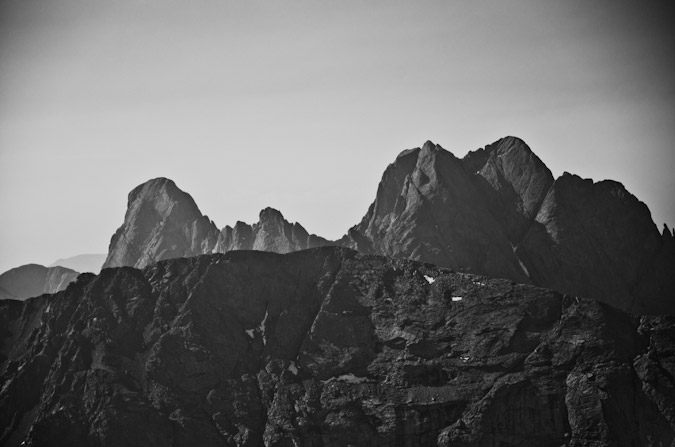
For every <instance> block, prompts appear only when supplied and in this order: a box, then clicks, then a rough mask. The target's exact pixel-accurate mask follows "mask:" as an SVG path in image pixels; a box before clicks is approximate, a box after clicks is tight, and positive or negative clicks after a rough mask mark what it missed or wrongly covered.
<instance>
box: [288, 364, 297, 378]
mask: <svg viewBox="0 0 675 447" xmlns="http://www.w3.org/2000/svg"><path fill="white" fill-rule="evenodd" d="M286 369H288V370H289V371H290V372H291V373H293V375H294V376H297V375H298V367H297V365H296V364H295V362H293V361H292V362H291V364H290V365H288V368H286Z"/></svg>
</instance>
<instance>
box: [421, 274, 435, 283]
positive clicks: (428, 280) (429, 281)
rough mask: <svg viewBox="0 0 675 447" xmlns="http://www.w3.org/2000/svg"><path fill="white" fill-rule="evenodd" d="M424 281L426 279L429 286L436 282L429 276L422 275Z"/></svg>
mask: <svg viewBox="0 0 675 447" xmlns="http://www.w3.org/2000/svg"><path fill="white" fill-rule="evenodd" d="M424 279H426V280H427V282H428V283H429V284H433V283H435V282H436V280H435V279H434V278H432V277H431V276H427V275H424Z"/></svg>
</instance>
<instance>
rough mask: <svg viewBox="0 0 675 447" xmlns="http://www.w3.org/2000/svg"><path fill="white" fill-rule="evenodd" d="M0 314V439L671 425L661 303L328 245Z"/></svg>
mask: <svg viewBox="0 0 675 447" xmlns="http://www.w3.org/2000/svg"><path fill="white" fill-rule="evenodd" d="M0 327H2V328H4V329H3V330H2V331H1V332H0V337H1V339H0V347H1V350H0V354H1V356H0V360H1V361H2V363H1V365H0V372H1V374H2V386H1V387H0V427H1V428H0V430H2V432H1V434H0V443H1V444H3V445H7V446H18V445H20V444H21V445H26V446H31V445H33V446H35V445H40V446H50V445H83V446H94V445H107V446H122V445H145V446H155V445H162V446H193V445H194V446H196V445H199V446H211V445H228V446H262V445H266V446H278V447H281V446H289V445H305V446H324V445H326V446H328V445H331V446H347V445H372V446H378V445H379V446H391V445H406V446H428V445H441V446H449V445H453V446H494V445H520V446H560V445H565V446H572V445H598V446H600V445H615V446H638V445H640V446H667V445H670V444H671V443H672V442H673V439H674V438H675V403H674V402H673V400H672V396H673V395H674V393H675V388H674V386H675V383H674V382H673V377H674V376H675V350H674V349H673V347H674V346H675V338H674V335H675V320H674V319H673V318H672V317H642V318H640V319H637V318H634V317H630V316H628V315H627V314H624V313H622V312H620V311H618V310H615V309H613V308H611V307H609V306H605V305H602V304H599V303H597V302H594V301H590V300H585V299H577V298H572V297H569V296H562V295H560V294H558V293H556V292H552V291H548V290H544V289H539V288H535V287H531V286H525V285H516V284H514V283H513V282H511V281H506V280H496V279H490V278H485V277H479V276H473V275H470V274H461V273H453V272H451V271H448V270H444V269H439V268H438V267H436V266H433V265H430V264H421V263H418V262H412V261H405V260H393V259H387V258H383V257H377V256H366V255H361V254H358V253H357V252H354V251H351V250H347V249H340V248H335V247H331V248H321V249H313V250H308V251H302V252H296V253H292V254H287V255H276V254H272V253H260V252H243V251H242V252H230V253H228V254H225V255H221V254H216V255H208V256H200V257H195V258H190V259H172V260H168V261H163V262H159V263H157V264H155V265H152V266H149V267H147V268H145V269H144V270H142V271H141V270H136V269H132V268H117V269H106V270H103V271H102V272H101V274H100V275H98V276H93V275H90V274H87V275H82V276H80V278H79V279H78V281H77V282H76V283H75V284H73V285H71V286H70V287H69V288H68V289H67V290H66V291H65V292H61V293H59V294H57V295H55V296H42V297H39V298H35V299H31V300H28V301H25V302H15V301H2V302H0ZM133 427H138V429H132V428H133Z"/></svg>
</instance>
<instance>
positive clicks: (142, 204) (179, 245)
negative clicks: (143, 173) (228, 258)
mask: <svg viewBox="0 0 675 447" xmlns="http://www.w3.org/2000/svg"><path fill="white" fill-rule="evenodd" d="M219 237H220V231H219V230H218V228H217V227H216V226H215V224H214V223H213V222H211V220H209V218H208V217H207V216H204V215H202V213H201V212H200V211H199V208H198V207H197V205H196V204H195V202H194V200H193V199H192V197H191V196H190V195H189V194H187V193H185V192H183V191H181V190H180V189H179V188H178V187H177V186H176V184H175V183H174V182H173V181H171V180H169V179H165V178H156V179H153V180H149V181H147V182H145V183H143V184H142V185H139V186H137V187H136V188H134V189H133V190H132V191H131V192H130V193H129V200H128V205H127V211H126V215H125V216H124V223H123V224H122V226H121V227H119V228H118V229H117V231H116V232H115V234H114V235H113V237H112V239H111V241H110V248H109V249H108V257H107V259H106V261H105V263H104V264H103V268H108V267H120V266H131V267H138V268H142V267H145V266H147V265H150V264H153V263H155V262H157V261H160V260H163V259H170V258H180V257H186V256H197V255H201V254H205V253H211V252H212V251H213V249H214V248H215V246H216V244H217V243H218V239H219Z"/></svg>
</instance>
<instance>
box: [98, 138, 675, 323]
mask: <svg viewBox="0 0 675 447" xmlns="http://www.w3.org/2000/svg"><path fill="white" fill-rule="evenodd" d="M177 210H183V211H182V212H179V211H177ZM331 244H334V245H342V246H346V247H350V248H354V249H356V250H359V251H361V252H363V253H372V254H381V255H385V256H392V257H397V258H406V259H416V260H421V261H424V262H431V263H435V264H438V265H440V266H443V267H448V268H452V269H454V270H457V271H465V272H471V273H477V274H485V275H489V276H494V277H501V278H508V279H512V280H514V281H517V282H520V283H527V284H534V285H539V286H543V287H549V288H554V289H556V290H559V291H561V292H564V293H569V294H573V295H579V296H587V297H591V298H594V299H598V300H601V301H604V302H607V303H610V304H612V305H614V306H616V307H618V308H620V309H623V310H626V311H630V312H633V313H653V314H663V313H667V314H675V298H674V297H675V275H672V272H673V271H675V243H674V242H673V236H672V235H671V233H670V231H665V230H664V232H663V234H660V233H659V232H658V229H657V228H656V226H655V225H654V223H653V221H652V220H651V215H650V213H649V210H648V209H647V207H646V205H644V204H643V203H642V202H640V201H639V200H637V199H636V198H635V197H634V196H633V195H631V194H630V193H629V192H627V191H626V190H625V188H624V187H623V186H622V185H621V184H620V183H616V182H611V181H603V182H598V183H593V182H592V181H590V180H583V179H581V178H579V177H578V176H573V175H570V174H567V173H565V174H564V175H563V176H561V177H560V178H558V179H555V180H554V178H553V176H552V174H551V172H550V171H549V169H548V168H547V167H546V166H545V165H544V163H543V162H542V161H541V160H540V159H539V158H538V157H537V156H536V155H535V154H534V153H533V152H532V151H531V149H530V148H529V147H528V146H527V145H526V144H525V143H524V142H523V141H522V140H520V139H518V138H515V137H506V138H503V139H501V140H499V141H497V142H495V143H494V144H491V145H488V146H486V147H485V149H480V150H478V151H474V152H470V153H469V154H467V155H466V156H465V157H464V158H463V159H458V158H456V157H455V156H454V155H452V154H451V153H450V152H448V151H446V150H445V149H443V148H442V147H441V146H439V145H435V144H433V143H432V142H427V143H425V144H424V146H423V147H422V148H416V149H411V150H406V151H403V152H402V153H401V154H400V155H399V156H398V157H397V159H396V160H395V161H394V163H392V164H391V165H390V166H389V167H388V168H387V169H386V170H385V172H384V175H383V177H382V181H381V182H380V185H379V187H378V191H377V194H376V197H375V201H374V202H373V204H372V205H371V206H370V208H369V209H368V212H367V213H366V215H365V216H364V218H363V219H362V221H361V222H360V223H359V224H358V225H356V226H354V227H353V228H351V229H350V230H349V231H348V232H347V234H346V235H345V236H344V237H343V238H342V239H340V240H338V241H333V242H331V241H327V240H326V239H323V238H321V237H319V236H316V235H310V234H308V232H307V231H306V230H305V229H304V228H303V227H302V226H301V225H300V224H297V223H295V224H291V223H289V222H287V221H286V220H285V219H284V218H283V216H282V215H281V213H280V212H278V211H276V210H274V209H271V208H266V209H265V210H263V211H262V212H261V213H260V220H259V222H258V223H256V224H253V225H248V224H245V223H243V222H237V224H236V225H235V226H234V227H233V228H232V227H229V226H227V227H225V228H223V229H222V230H221V231H218V230H217V228H216V227H215V224H213V222H211V221H210V220H209V219H208V218H207V217H206V216H203V215H202V214H201V213H200V212H199V210H198V208H197V206H196V205H195V204H194V201H193V200H192V198H191V197H190V196H189V195H188V194H186V193H184V192H182V191H180V190H179V189H178V188H177V187H176V186H175V185H174V184H173V182H171V181H169V180H166V179H155V180H151V181H149V182H147V183H145V184H144V185H141V186H139V187H138V188H136V189H135V190H134V191H132V193H131V194H130V197H129V208H128V211H127V215H126V217H125V221H124V224H123V225H122V227H120V229H119V230H118V231H117V232H116V234H115V235H114V236H113V239H112V241H111V245H110V252H109V255H108V260H107V261H106V263H105V266H106V267H111V266H121V265H130V266H136V267H144V266H147V265H150V264H152V263H153V262H156V261H158V260H162V259H168V258H172V257H180V256H194V255H198V254H205V253H212V252H227V251H229V250H239V249H255V250H264V251H274V252H279V253H287V252H290V251H295V250H302V249H305V248H312V247H319V246H325V245H331Z"/></svg>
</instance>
